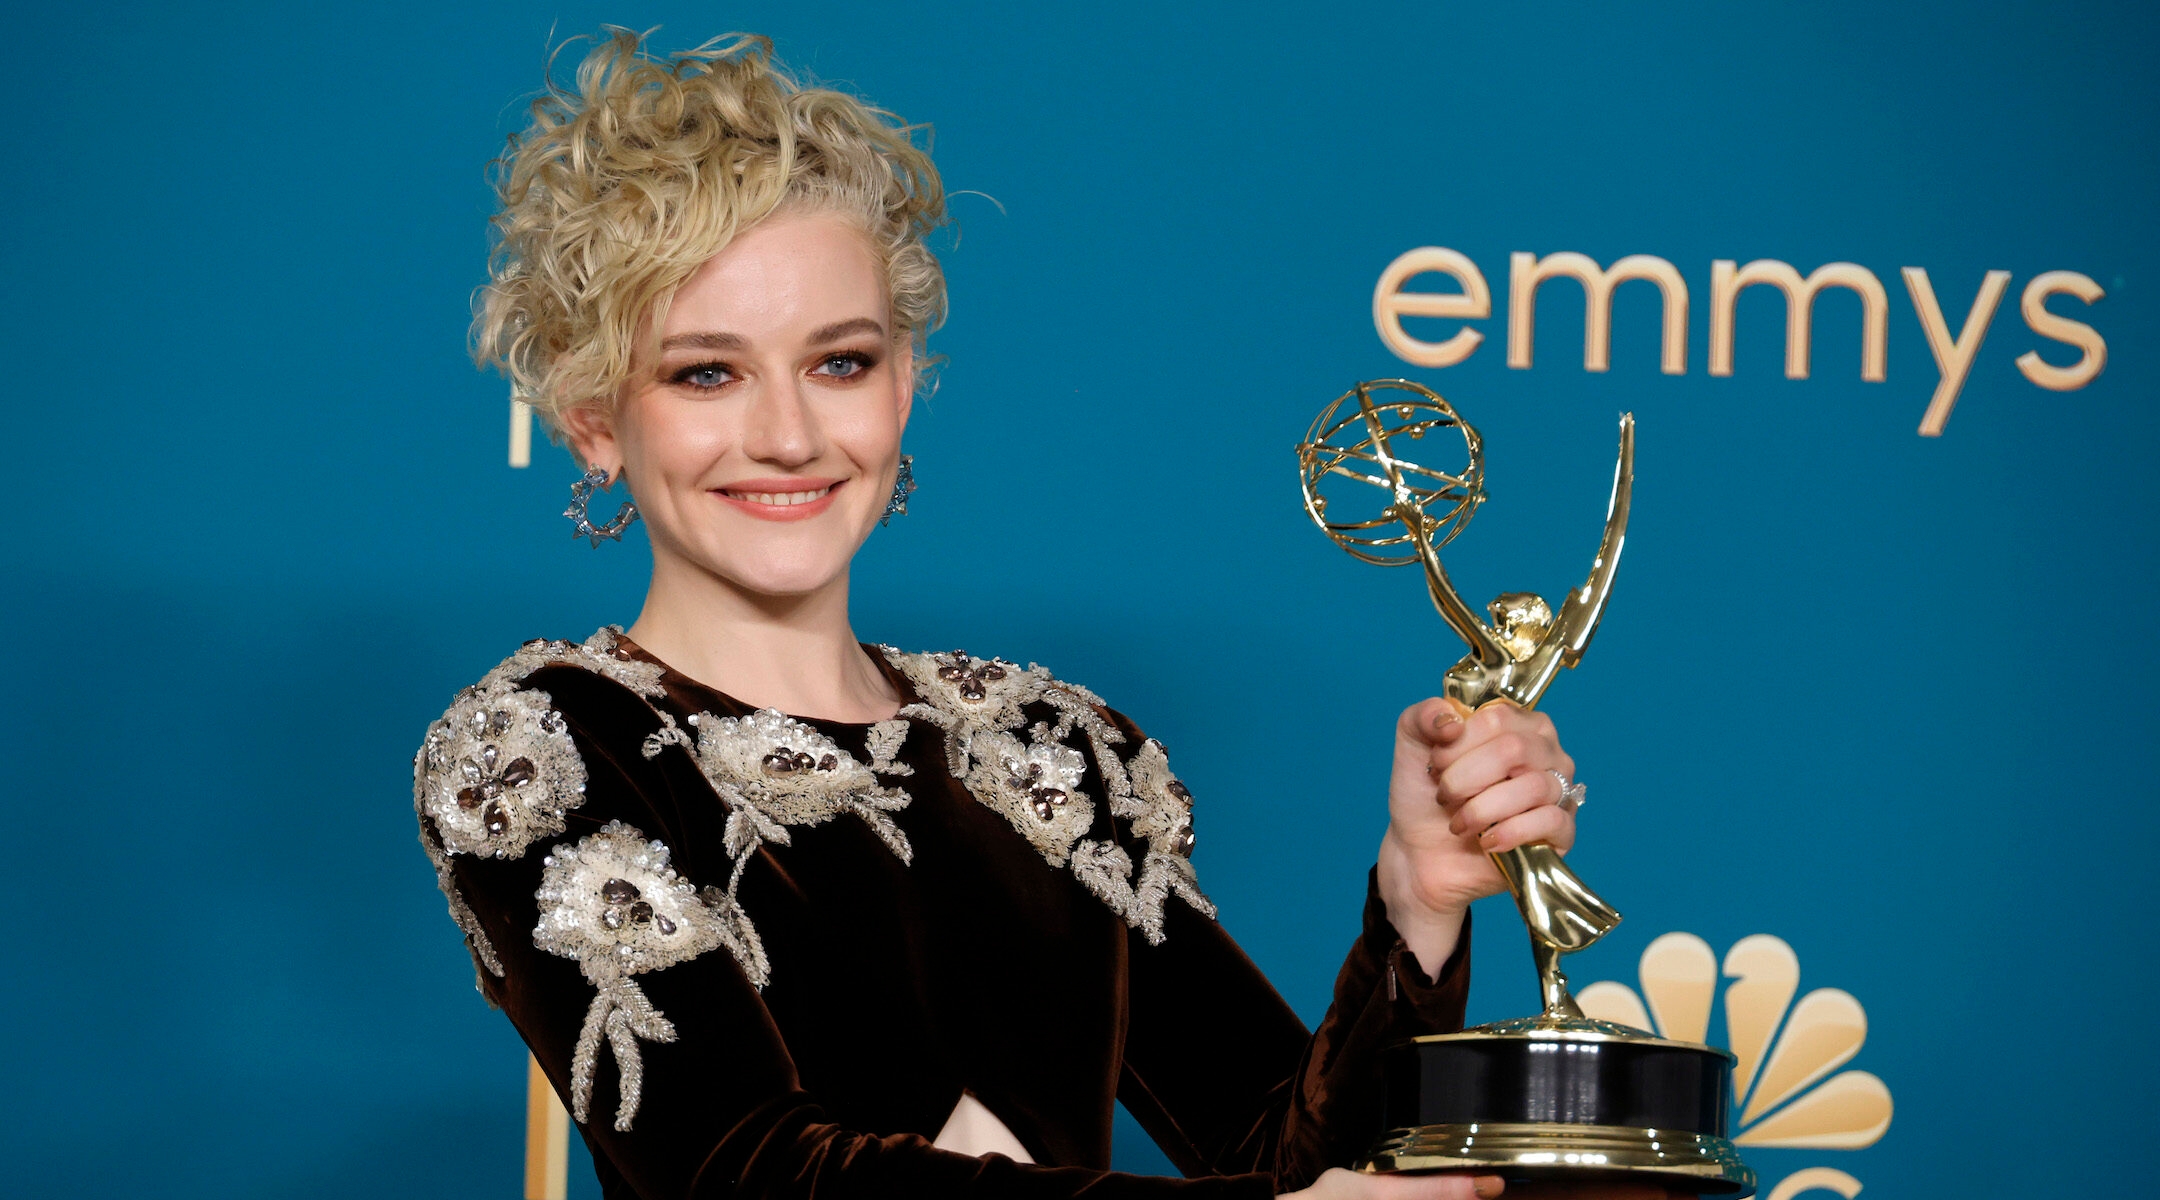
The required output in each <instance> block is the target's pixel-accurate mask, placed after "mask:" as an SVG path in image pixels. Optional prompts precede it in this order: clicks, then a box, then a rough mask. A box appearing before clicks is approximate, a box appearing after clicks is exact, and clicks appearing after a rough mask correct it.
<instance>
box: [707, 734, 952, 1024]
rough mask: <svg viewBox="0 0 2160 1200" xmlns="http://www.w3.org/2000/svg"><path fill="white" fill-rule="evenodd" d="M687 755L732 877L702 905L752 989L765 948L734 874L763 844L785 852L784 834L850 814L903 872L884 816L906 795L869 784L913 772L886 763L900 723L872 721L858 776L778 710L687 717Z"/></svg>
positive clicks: (902, 844) (901, 840)
mask: <svg viewBox="0 0 2160 1200" xmlns="http://www.w3.org/2000/svg"><path fill="white" fill-rule="evenodd" d="M690 724H691V725H693V726H694V727H696V729H697V742H696V746H695V748H694V750H693V751H692V753H693V754H694V755H695V757H696V759H697V764H698V770H699V772H700V773H702V774H703V775H704V776H705V779H706V782H708V783H710V784H712V788H713V791H714V792H716V793H718V794H719V796H720V799H721V800H722V801H724V802H726V804H727V806H728V818H727V825H726V826H725V829H724V832H723V834H722V837H723V839H724V842H725V847H726V849H727V853H728V858H729V859H730V860H732V861H733V864H734V865H733V868H732V869H731V870H730V871H729V872H728V881H727V886H726V887H725V888H717V887H708V888H706V889H705V898H706V902H707V903H708V904H710V905H711V906H712V908H713V910H714V911H715V912H717V913H719V914H721V915H722V916H723V917H724V918H725V919H726V921H727V925H728V928H729V930H730V931H731V937H730V941H729V947H730V949H733V950H734V951H735V957H736V959H737V961H739V962H740V963H741V964H742V967H743V971H744V973H745V974H746V975H748V976H749V977H750V982H751V983H752V984H754V985H755V986H757V987H760V988H762V987H764V986H765V983H766V980H767V979H768V978H769V976H770V967H769V965H768V963H767V961H766V958H765V947H764V943H763V942H762V941H761V940H760V939H759V937H758V934H757V928H756V926H754V925H752V924H751V923H750V917H749V914H748V913H746V912H745V911H743V907H742V905H741V903H740V902H738V900H737V899H736V893H737V890H738V889H739V888H740V887H741V886H742V877H743V871H744V870H745V869H747V868H748V867H749V865H750V859H751V857H752V856H754V855H755V854H756V853H757V851H758V849H759V847H761V846H763V845H765V844H766V843H767V842H772V843H774V844H777V845H781V846H786V845H790V844H792V839H791V837H790V835H789V833H788V831H787V827H788V826H790V825H823V824H824V823H826V822H827V821H830V820H832V819H833V818H834V817H837V816H839V815H841V814H842V813H852V814H854V815H855V816H856V817H857V818H858V819H860V820H861V821H862V822H863V824H865V825H868V826H869V827H870V831H871V832H872V833H875V834H877V836H878V840H880V841H882V842H884V843H885V845H886V847H887V848H888V849H890V850H891V851H892V852H893V854H894V855H895V856H896V857H898V858H899V860H900V861H901V862H903V863H905V862H909V861H912V860H913V859H914V857H915V848H914V846H913V845H911V844H910V843H909V842H908V838H907V834H906V833H905V832H903V831H902V830H901V828H900V827H899V826H898V825H896V824H894V823H893V819H892V816H891V814H893V813H896V812H899V811H900V810H901V809H904V808H906V807H907V806H908V794H907V793H906V792H904V791H902V790H900V789H899V788H895V787H885V786H883V785H881V784H880V783H878V781H877V775H878V774H880V773H882V774H886V775H907V774H911V773H913V771H914V768H912V767H910V766H908V765H906V764H905V763H900V762H895V761H894V755H896V754H898V753H899V752H900V746H901V744H902V743H903V742H904V741H906V739H907V728H908V726H907V722H905V721H881V722H879V723H878V724H876V725H873V726H871V727H870V735H869V748H870V763H869V765H868V766H865V765H864V764H863V763H862V762H861V761H860V760H858V759H857V758H856V757H855V756H854V755H852V754H849V753H848V752H847V751H845V750H842V749H841V748H840V746H839V744H838V743H837V742H834V741H833V740H832V739H831V738H829V737H826V736H825V735H824V734H822V733H820V732H818V731H817V730H816V729H814V728H812V727H810V726H808V725H805V724H803V723H802V722H801V721H798V720H796V719H794V718H793V717H790V716H788V715H787V714H786V713H783V712H781V711H780V710H778V709H774V708H766V709H760V710H758V711H757V712H754V713H751V714H750V715H749V716H746V717H716V716H714V715H712V714H711V713H703V712H701V713H695V714H692V715H691V717H690Z"/></svg>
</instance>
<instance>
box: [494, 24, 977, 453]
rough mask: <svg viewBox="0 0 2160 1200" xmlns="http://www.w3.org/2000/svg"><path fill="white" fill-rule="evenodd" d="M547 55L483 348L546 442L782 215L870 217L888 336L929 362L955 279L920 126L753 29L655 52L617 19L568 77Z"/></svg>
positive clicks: (517, 169) (596, 402)
mask: <svg viewBox="0 0 2160 1200" xmlns="http://www.w3.org/2000/svg"><path fill="white" fill-rule="evenodd" d="M570 44H571V43H564V45H563V46H562V47H559V48H558V49H557V51H556V53H557V54H560V53H561V52H562V50H563V49H567V48H568V46H569V45H570ZM550 67H551V69H550V70H549V72H548V77H549V82H548V86H547V88H546V90H545V91H544V92H543V93H542V94H541V95H540V97H539V98H538V99H536V100H534V101H533V103H532V121H531V123H530V125H529V126H528V127H527V128H526V129H525V130H524V131H523V132H522V133H517V134H513V135H511V137H510V142H509V146H508V148H507V149H506V150H505V151H504V152H503V155H502V157H501V158H499V159H497V160H496V161H495V163H494V164H493V169H492V175H493V182H494V184H495V189H496V194H497V196H498V198H499V199H500V201H501V211H499V212H497V213H496V214H495V216H494V218H493V220H492V226H493V232H494V241H495V245H494V250H493V253H492V254H491V256H490V258H489V264H488V268H489V269H488V275H489V280H488V283H487V284H486V286H484V287H482V288H481V289H480V291H479V293H478V294H477V295H476V297H475V303H474V317H473V330H472V340H473V347H472V349H473V357H474V359H475V361H476V362H478V363H479V364H480V365H481V366H488V365H491V364H492V365H494V366H495V367H497V368H498V369H499V370H501V371H502V372H503V374H505V375H507V376H508V377H509V379H510V383H511V390H512V392H513V393H514V394H515V395H517V396H518V397H519V398H521V399H523V400H525V401H526V402H527V403H529V404H531V405H532V406H533V408H534V409H535V410H537V411H538V412H539V413H540V414H541V416H542V418H543V419H544V420H545V421H546V422H547V425H548V429H549V432H550V433H551V434H554V435H555V436H557V437H560V436H561V434H562V432H563V417H564V415H565V414H566V413H568V412H570V411H571V410H573V409H578V408H598V409H601V410H603V411H606V410H611V409H612V407H613V405H614V403H615V397H616V394H617V391H618V390H619V388H620V387H621V385H622V384H623V383H624V382H625V381H626V380H627V379H628V378H629V376H630V368H631V362H632V360H633V358H634V357H635V352H636V351H637V349H638V341H639V339H640V338H641V337H650V336H654V331H657V330H658V329H659V328H660V327H661V325H662V324H663V323H664V322H665V321H666V318H667V308H668V303H669V301H670V300H671V299H672V298H673V297H674V295H675V292H676V289H678V288H680V287H681V286H682V284H683V282H684V281H685V280H687V279H689V277H690V276H691V274H693V273H694V272H695V271H696V270H697V269H698V268H699V267H700V266H702V265H704V264H705V263H706V262H707V261H708V260H710V259H711V258H712V257H713V256H714V255H715V254H718V253H719V252H720V251H721V250H722V249H723V248H725V247H726V246H727V244H728V243H729V242H730V241H731V240H733V239H734V238H735V236H736V235H737V234H740V233H742V232H743V231H745V230H747V229H749V228H750V227H751V226H753V225H756V224H757V223H758V222H759V221H761V220H764V219H765V218H766V217H768V216H770V215H772V214H773V213H775V212H778V211H780V210H782V209H786V210H789V211H805V212H833V213H839V214H842V215H844V216H848V217H851V218H853V219H855V220H858V221H860V222H861V224H862V227H863V231H864V232H865V233H866V234H868V235H869V238H870V242H871V244H872V246H873V247H874V248H875V249H876V251H877V254H878V256H879V258H880V259H881V260H882V265H883V267H884V270H885V280H886V295H887V299H888V301H889V303H890V305H891V310H892V321H893V326H894V333H895V334H896V335H900V334H905V335H906V336H908V337H910V338H911V339H912V340H913V341H914V343H915V345H916V355H915V361H916V364H917V370H918V372H927V371H928V370H929V369H930V368H931V366H932V365H933V360H932V359H931V358H930V357H929V355H928V354H927V353H925V351H924V347H923V339H924V338H925V337H926V336H927V335H928V334H929V333H930V331H931V330H934V329H936V328H937V327H938V326H939V325H940V324H942V323H943V321H944V319H945V275H944V272H943V271H942V270H941V269H940V268H939V266H938V261H937V257H936V256H935V255H933V254H932V253H931V252H930V249H929V247H928V245H927V244H926V239H927V237H928V236H929V234H930V233H931V231H933V230H935V229H936V228H938V227H939V226H940V225H942V224H944V222H945V192H944V187H943V185H942V184H941V183H940V182H939V180H938V174H937V168H936V167H934V166H932V165H931V162H930V156H929V154H928V152H927V149H926V145H927V142H928V131H927V129H925V128H924V127H922V126H911V125H907V124H905V123H903V122H901V121H900V120H899V118H897V117H895V116H894V115H893V114H892V113H889V112H887V111H885V110H883V109H880V108H875V107H872V106H871V105H869V104H867V103H865V102H863V101H862V100H860V99H858V98H856V97H854V96H851V95H848V94H846V93H844V92H838V91H833V90H831V89H829V88H817V87H806V86H804V85H802V84H801V83H799V82H798V81H797V80H796V79H795V78H794V77H793V76H791V75H790V74H788V73H787V71H786V70H785V69H784V68H782V67H781V66H780V65H779V64H777V63H775V62H774V61H773V55H772V42H771V40H770V39H768V38H763V37H758V36H755V35H751V34H729V35H727V36H724V37H720V38H715V39H714V40H712V41H710V42H707V43H705V44H704V45H702V46H699V47H697V48H696V49H693V50H685V51H681V52H679V53H675V54H669V55H665V56H655V55H652V54H650V53H648V52H647V49H646V44H645V36H644V35H641V34H638V33H636V32H633V31H631V30H628V29H622V28H619V27H615V26H608V27H606V28H605V29H604V30H603V33H602V35H601V36H600V37H599V38H597V39H595V41H594V44H593V46H592V49H591V50H590V51H589V52H588V53H587V54H586V55H585V58H584V61H583V62H581V63H579V65H578V68H577V73H576V77H575V82H574V84H572V85H564V84H561V83H559V82H557V81H556V78H555V74H554V71H553V70H552V59H551V60H550ZM917 135H922V140H923V142H924V143H925V145H924V146H918V145H917V144H916V142H917Z"/></svg>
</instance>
